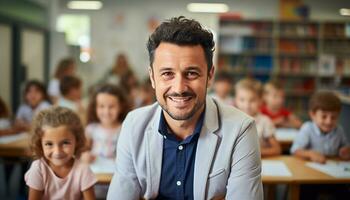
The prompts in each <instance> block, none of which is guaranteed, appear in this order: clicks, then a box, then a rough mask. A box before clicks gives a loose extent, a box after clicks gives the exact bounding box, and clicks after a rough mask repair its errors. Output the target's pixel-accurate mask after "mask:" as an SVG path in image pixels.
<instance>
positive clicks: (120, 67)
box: [99, 53, 136, 87]
mask: <svg viewBox="0 0 350 200" xmlns="http://www.w3.org/2000/svg"><path fill="white" fill-rule="evenodd" d="M133 78H136V77H135V75H134V72H133V71H132V69H131V66H130V64H129V62H128V59H127V56H126V55H125V54H124V53H120V54H118V55H116V57H115V61H114V64H113V66H112V68H111V69H110V70H108V71H107V73H106V74H105V75H104V76H103V78H102V79H101V80H100V81H99V83H110V84H113V85H118V86H120V87H124V86H126V87H128V86H129V85H130V84H132V83H131V82H132V81H133V80H132V79H133Z"/></svg>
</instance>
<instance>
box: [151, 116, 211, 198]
mask: <svg viewBox="0 0 350 200" xmlns="http://www.w3.org/2000/svg"><path fill="white" fill-rule="evenodd" d="M204 113H205V112H203V113H202V114H201V116H200V117H199V120H198V122H197V124H196V127H195V129H194V132H193V133H192V134H191V135H190V136H188V137H186V138H185V139H184V140H180V139H178V138H177V137H176V136H175V135H174V134H173V133H171V132H170V130H169V128H168V126H167V123H166V121H165V117H164V114H163V112H161V116H160V121H159V128H158V131H159V133H160V134H162V135H163V138H164V141H163V163H162V173H161V177H160V185H159V192H158V197H157V199H158V200H160V199H176V200H193V178H194V162H195V158H196V148H197V143H198V138H199V135H200V132H201V129H202V125H203V119H204Z"/></svg>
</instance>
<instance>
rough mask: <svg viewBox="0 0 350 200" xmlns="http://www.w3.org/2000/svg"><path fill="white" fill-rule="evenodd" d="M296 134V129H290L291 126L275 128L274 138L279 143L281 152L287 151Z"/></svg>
mask: <svg viewBox="0 0 350 200" xmlns="http://www.w3.org/2000/svg"><path fill="white" fill-rule="evenodd" d="M297 134H298V130H297V129H291V128H277V129H276V139H277V141H278V142H279V143H280V145H281V148H282V151H283V152H288V153H289V149H290V148H291V146H292V144H293V141H294V139H295V137H296V136H297Z"/></svg>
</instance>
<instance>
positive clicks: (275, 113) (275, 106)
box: [261, 81, 301, 128]
mask: <svg viewBox="0 0 350 200" xmlns="http://www.w3.org/2000/svg"><path fill="white" fill-rule="evenodd" d="M284 95H285V94H284V90H283V88H282V87H281V83H279V82H277V81H269V82H268V83H266V84H265V85H264V92H263V99H264V104H263V106H261V113H262V114H264V115H267V116H268V117H269V118H270V119H271V120H272V122H273V123H274V125H275V126H276V127H277V128H279V127H284V128H299V127H300V126H301V121H300V119H299V118H298V117H297V116H295V115H294V114H293V113H292V112H291V111H290V110H288V109H287V108H285V107H284V103H285V99H284Z"/></svg>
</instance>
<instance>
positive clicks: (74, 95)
mask: <svg viewBox="0 0 350 200" xmlns="http://www.w3.org/2000/svg"><path fill="white" fill-rule="evenodd" d="M69 96H70V99H72V100H74V101H78V100H80V99H81V87H76V88H72V89H71V90H70V91H69Z"/></svg>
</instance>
